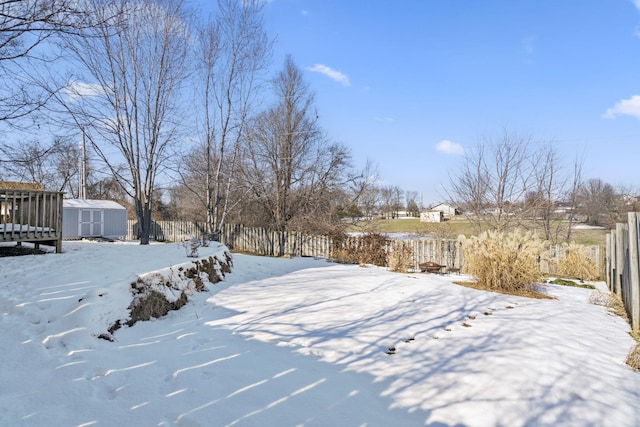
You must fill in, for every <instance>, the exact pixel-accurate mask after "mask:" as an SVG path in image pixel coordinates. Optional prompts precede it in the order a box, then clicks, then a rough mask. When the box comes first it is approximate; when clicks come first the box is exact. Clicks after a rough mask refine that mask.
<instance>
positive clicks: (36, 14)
mask: <svg viewBox="0 0 640 427" xmlns="http://www.w3.org/2000/svg"><path fill="white" fill-rule="evenodd" d="M91 16H92V15H91V13H90V12H89V11H88V10H86V9H85V8H84V2H80V1H72V0H19V1H18V0H0V80H1V81H2V85H0V122H2V123H4V124H10V125H15V123H16V121H17V120H19V119H21V118H23V117H25V116H27V115H29V114H31V113H33V112H34V111H36V110H38V109H39V108H41V107H42V106H43V105H44V104H45V103H46V102H47V101H48V100H49V99H50V98H51V96H52V94H51V92H50V91H42V90H39V89H38V87H39V85H37V84H34V81H33V80H32V79H33V78H34V69H37V68H40V67H49V66H50V61H53V60H54V57H53V56H51V55H50V52H51V49H39V47H40V46H41V45H43V44H46V42H48V41H49V40H51V39H52V38H53V37H54V36H56V35H59V34H77V33H78V32H79V31H80V30H81V29H83V28H86V27H87V26H88V25H92V23H93V22H95V20H93V19H91Z"/></svg>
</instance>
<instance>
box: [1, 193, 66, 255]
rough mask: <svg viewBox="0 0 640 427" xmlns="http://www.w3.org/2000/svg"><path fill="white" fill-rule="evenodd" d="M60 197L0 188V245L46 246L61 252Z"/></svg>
mask: <svg viewBox="0 0 640 427" xmlns="http://www.w3.org/2000/svg"><path fill="white" fill-rule="evenodd" d="M63 194H64V193H61V192H58V191H31V190H5V189H0V242H17V243H18V244H19V245H20V244H22V243H23V242H30V243H34V244H35V246H36V247H39V245H40V244H45V245H50V246H55V248H56V252H61V251H62V198H63Z"/></svg>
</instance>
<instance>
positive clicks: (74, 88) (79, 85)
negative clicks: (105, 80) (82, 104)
mask: <svg viewBox="0 0 640 427" xmlns="http://www.w3.org/2000/svg"><path fill="white" fill-rule="evenodd" d="M103 92H104V91H103V89H102V86H100V85H98V84H92V83H83V82H70V83H69V84H68V85H67V87H66V88H65V89H64V93H65V95H66V96H67V98H68V99H69V100H70V101H77V100H79V99H81V98H84V97H88V96H96V95H99V94H101V93H103Z"/></svg>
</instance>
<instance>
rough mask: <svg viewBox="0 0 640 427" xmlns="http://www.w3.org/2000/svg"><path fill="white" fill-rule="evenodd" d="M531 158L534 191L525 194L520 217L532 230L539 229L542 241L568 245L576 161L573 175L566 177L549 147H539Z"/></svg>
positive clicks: (576, 181)
mask: <svg viewBox="0 0 640 427" xmlns="http://www.w3.org/2000/svg"><path fill="white" fill-rule="evenodd" d="M531 156H532V158H534V159H535V161H534V166H533V173H534V183H535V190H534V191H532V192H530V193H528V194H527V197H526V199H525V203H524V205H523V207H524V210H523V217H528V218H531V219H532V221H531V222H532V224H533V225H534V227H535V228H536V229H542V232H543V233H544V237H545V239H546V240H549V241H554V242H557V241H559V240H566V241H569V240H570V238H571V224H572V222H573V217H574V215H575V207H576V198H575V194H576V193H575V192H576V189H577V188H578V187H579V185H580V179H581V176H580V171H581V169H582V167H581V164H580V163H579V161H578V160H577V159H576V161H575V163H574V167H573V171H570V173H568V174H567V173H566V171H565V170H564V168H563V167H562V165H563V161H562V158H560V156H559V155H558V153H557V151H556V149H555V148H554V147H553V146H552V145H551V144H548V145H546V146H542V147H541V148H540V149H538V150H536V151H535V152H534V153H532V154H531Z"/></svg>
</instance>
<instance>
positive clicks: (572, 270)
mask: <svg viewBox="0 0 640 427" xmlns="http://www.w3.org/2000/svg"><path fill="white" fill-rule="evenodd" d="M562 251H563V252H564V256H563V257H562V258H560V261H559V262H558V266H557V272H558V274H560V275H562V276H564V277H573V278H576V279H581V280H590V281H594V280H598V279H599V277H598V276H599V275H598V267H597V266H596V264H595V263H594V262H593V261H592V260H591V258H590V257H589V253H588V252H587V249H586V248H585V247H584V246H582V245H578V244H575V243H571V244H564V245H563V247H562Z"/></svg>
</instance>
